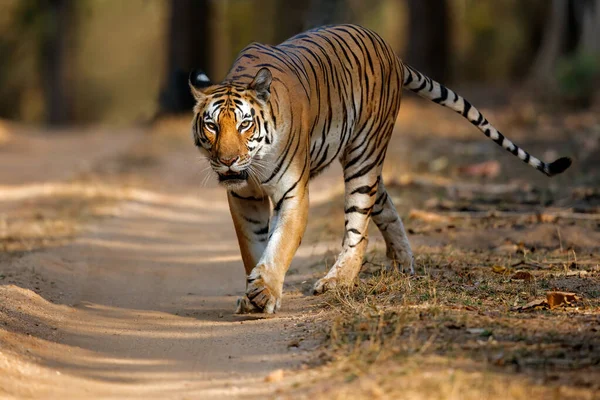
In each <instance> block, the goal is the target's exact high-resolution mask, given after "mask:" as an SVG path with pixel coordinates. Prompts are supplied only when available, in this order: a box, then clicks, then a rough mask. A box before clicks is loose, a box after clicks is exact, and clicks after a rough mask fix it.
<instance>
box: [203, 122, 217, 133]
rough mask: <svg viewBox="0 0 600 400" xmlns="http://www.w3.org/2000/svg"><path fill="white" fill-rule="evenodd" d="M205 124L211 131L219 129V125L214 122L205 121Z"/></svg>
mask: <svg viewBox="0 0 600 400" xmlns="http://www.w3.org/2000/svg"><path fill="white" fill-rule="evenodd" d="M204 125H205V126H206V128H207V129H208V130H209V131H213V132H216V131H217V125H215V124H214V123H212V122H205V123H204Z"/></svg>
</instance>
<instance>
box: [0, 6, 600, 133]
mask: <svg viewBox="0 0 600 400" xmlns="http://www.w3.org/2000/svg"><path fill="white" fill-rule="evenodd" d="M338 22H351V23H357V24H361V25H363V26H366V27H368V28H371V29H373V30H375V31H377V32H378V33H379V34H381V35H382V36H383V37H384V38H385V39H386V40H387V41H388V42H389V43H390V44H392V45H393V47H394V48H395V49H396V51H397V52H398V54H399V55H400V56H401V57H403V58H404V59H405V60H407V61H408V62H409V63H410V64H412V65H414V66H415V67H417V68H418V69H420V70H422V71H423V72H425V73H427V74H429V75H430V76H432V77H434V78H436V79H437V80H440V81H442V82H446V83H451V84H454V85H460V86H461V87H470V86H472V87H483V88H485V90H491V88H508V89H511V90H512V89H514V88H527V89H528V90H529V91H530V93H533V95H535V97H536V99H538V100H540V101H545V100H546V99H549V100H550V99H551V100H552V102H553V103H558V104H559V105H561V106H562V105H568V106H570V107H575V108H587V107H589V106H592V105H593V104H595V103H597V101H598V99H597V94H596V93H597V89H598V76H599V70H600V61H599V60H600V58H599V57H598V54H600V0H552V1H551V0H528V1H520V0H370V1H361V0H294V1H289V0H285V1H284V0H127V1H121V0H77V1H74V0H2V1H0V60H2V61H1V62H0V118H4V119H9V120H14V121H22V122H26V123H34V124H40V125H70V124H77V125H81V124H92V123H93V124H98V123H103V124H111V125H112V124H117V125H128V124H132V123H136V122H141V121H151V120H152V119H153V118H155V117H156V116H157V115H162V114H164V113H167V114H168V113H181V112H186V111H189V110H190V108H191V102H192V99H191V97H190V96H189V93H188V89H187V76H188V71H189V70H190V69H193V68H202V69H204V70H206V71H207V73H208V74H209V76H210V77H211V78H212V79H213V81H218V80H220V79H221V78H223V77H224V76H225V74H226V73H227V71H228V68H229V66H230V64H231V62H232V61H233V59H234V58H235V55H236V54H237V52H238V51H239V50H241V49H242V48H243V47H244V46H245V45H247V44H248V43H250V42H252V41H259V42H263V43H269V44H276V43H279V42H281V41H283V40H285V39H286V38H288V37H290V36H292V35H294V34H296V33H298V32H301V31H303V30H306V29H308V28H311V27H314V26H318V25H322V24H329V23H338Z"/></svg>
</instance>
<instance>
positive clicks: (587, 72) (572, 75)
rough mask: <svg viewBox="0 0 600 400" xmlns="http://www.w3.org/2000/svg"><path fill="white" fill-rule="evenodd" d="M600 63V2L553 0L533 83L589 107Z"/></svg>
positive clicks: (533, 74)
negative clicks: (586, 104)
mask: <svg viewBox="0 0 600 400" xmlns="http://www.w3.org/2000/svg"><path fill="white" fill-rule="evenodd" d="M599 60H600V0H553V1H552V6H551V15H550V19H549V21H548V23H547V25H546V29H545V33H544V37H543V41H542V46H541V48H540V50H539V52H538V54H537V57H536V60H535V63H534V65H533V67H532V72H531V78H532V81H533V82H534V83H537V84H538V85H540V86H544V87H553V88H556V89H558V91H559V92H560V93H561V94H562V95H564V96H565V97H567V98H571V99H573V100H576V101H582V102H584V103H587V102H589V101H590V100H591V96H592V95H593V92H594V90H595V85H594V80H595V79H596V78H597V76H598V72H599V71H598V69H599V68H600V64H599Z"/></svg>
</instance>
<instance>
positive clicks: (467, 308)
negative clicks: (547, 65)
mask: <svg viewBox="0 0 600 400" xmlns="http://www.w3.org/2000/svg"><path fill="white" fill-rule="evenodd" d="M408 106H409V107H405V112H407V113H409V114H411V115H410V116H409V115H408V114H405V115H407V117H406V119H404V117H403V116H402V115H401V117H400V120H399V125H400V126H399V130H400V131H402V135H403V138H402V141H400V140H398V141H396V142H394V141H393V142H392V144H391V146H390V147H391V148H392V149H393V150H392V154H394V157H393V158H392V159H390V158H389V157H388V161H387V162H386V171H385V172H386V178H387V180H386V182H388V184H387V187H388V189H389V191H390V193H391V194H392V197H393V199H394V202H395V204H396V206H397V208H398V210H399V212H400V214H401V215H402V216H403V220H404V221H405V226H406V228H407V230H408V232H409V235H410V239H411V242H412V243H413V247H414V248H413V250H414V252H415V254H416V256H417V259H416V260H417V271H416V274H415V275H414V276H409V275H404V274H401V273H397V272H386V270H385V269H384V268H382V265H383V264H384V263H385V260H383V259H382V257H383V255H384V254H385V251H384V249H383V248H380V247H381V242H379V244H380V245H379V248H377V246H376V248H375V249H373V250H372V251H371V252H370V253H369V254H368V255H367V257H366V260H367V262H366V263H365V265H364V266H363V271H362V273H361V276H360V279H359V280H358V281H357V282H356V286H355V287H353V288H351V290H348V289H345V290H337V291H334V292H332V293H329V294H327V295H326V296H327V297H326V302H327V304H328V316H327V318H324V319H323V321H321V322H322V323H324V324H325V325H326V327H325V328H324V335H325V337H326V339H325V341H324V345H323V346H324V347H323V352H322V353H321V354H320V356H319V357H318V358H317V359H316V360H315V367H314V368H315V369H314V370H312V372H311V373H309V374H307V376H306V379H305V380H303V381H300V382H299V383H297V384H296V387H295V388H294V389H293V390H291V391H290V392H289V393H288V392H284V393H286V395H288V396H289V398H315V397H318V398H332V399H364V398H390V399H399V398H402V399H507V398H510V399H527V400H530V399H549V398H556V399H594V398H600V395H599V394H598V393H600V334H599V333H600V318H599V317H598V315H599V314H600V246H599V245H598V243H600V231H599V229H598V228H600V225H599V221H598V215H600V209H599V208H598V207H599V205H600V203H599V201H598V199H600V196H599V194H598V190H597V189H596V188H597V182H598V178H599V177H598V175H597V174H596V173H595V172H590V171H594V168H593V166H594V165H596V164H597V160H595V159H594V158H593V157H590V156H589V153H587V152H586V150H585V149H586V146H579V145H576V146H573V143H580V142H584V141H586V140H588V141H589V146H591V147H593V148H598V146H599V145H600V141H599V138H600V136H598V134H597V133H598V127H599V126H600V125H599V121H598V119H597V117H594V116H592V115H591V114H580V115H577V116H576V117H574V116H568V115H567V116H561V115H558V114H557V115H544V114H543V113H541V112H536V113H535V118H534V119H533V120H529V119H528V120H527V121H525V122H524V121H522V118H519V115H520V114H519V113H518V112H515V110H512V109H509V110H504V111H502V110H500V111H498V110H496V112H495V113H488V114H490V115H491V116H489V115H488V117H489V118H491V119H493V120H498V121H501V122H499V123H498V125H499V126H501V127H502V128H503V129H504V130H505V131H506V132H509V133H510V136H511V137H516V138H517V139H518V138H519V137H521V138H522V139H524V140H519V142H521V143H523V144H524V145H525V147H526V148H527V149H529V150H530V151H532V152H533V153H534V154H540V155H543V156H544V157H545V158H553V157H554V156H556V154H551V153H552V152H549V151H548V150H547V149H548V148H555V149H563V150H561V151H560V152H561V153H562V151H565V150H564V149H570V150H569V151H570V152H571V154H574V155H575V157H576V158H578V160H577V162H576V164H575V166H574V167H573V170H572V171H570V173H569V176H570V178H567V177H565V176H562V177H558V179H554V180H552V181H548V180H546V179H545V178H544V177H541V176H538V175H539V173H536V171H530V170H529V169H527V168H526V167H523V168H519V167H520V166H515V165H514V164H515V160H514V159H512V158H511V157H510V156H508V157H503V155H501V154H498V155H496V154H495V153H494V156H490V153H488V150H493V149H487V147H490V146H492V147H493V144H491V145H490V144H489V143H481V142H480V141H481V138H480V137H479V134H478V133H477V132H472V129H471V128H470V127H468V126H465V124H464V121H461V120H460V119H459V118H457V117H456V116H454V115H447V114H444V113H443V111H440V110H439V109H438V108H435V109H432V110H430V109H429V108H428V107H426V109H422V108H421V107H416V109H415V105H414V104H412V103H408ZM413 111H414V113H415V114H416V113H417V111H418V115H419V116H420V118H419V119H415V118H414V117H412V114H413ZM517 111H518V110H517ZM538 111H539V110H538ZM430 113H435V115H433V114H432V115H431V116H430V117H427V114H430ZM401 114H402V113H401ZM423 114H424V115H425V117H423ZM492 114H493V115H492ZM563 117H564V118H563ZM425 119H430V120H431V121H437V124H436V125H435V126H434V125H433V124H425V123H423V121H424V120H425ZM532 131H537V132H540V133H541V132H544V135H545V136H544V138H545V141H538V142H535V141H532V140H531V137H532V135H531V132H532ZM565 135H567V137H568V138H569V141H570V142H569V141H566V140H565ZM539 137H541V136H539V135H538V138H539ZM528 138H529V140H527V139H528ZM586 138H587V139H586ZM407 142H408V143H410V144H409V145H406V143H407ZM407 149H410V150H407ZM415 149H419V151H415ZM544 151H545V152H546V153H547V154H545V153H544ZM490 158H491V159H492V160H494V159H497V160H498V161H494V162H495V163H496V164H497V165H496V166H495V167H497V169H498V170H499V171H500V173H499V174H498V175H495V176H492V177H487V176H468V174H465V172H464V171H465V170H466V169H465V168H464V166H467V167H468V166H470V165H477V163H482V162H488V161H490ZM407 165H411V166H412V169H408V170H407V168H406V166H407ZM583 169H585V170H586V171H588V172H585V173H583V172H582V170H583ZM341 204H343V199H342V198H341V197H339V198H335V199H333V200H332V201H330V202H329V203H327V204H324V205H323V206H321V207H320V208H319V209H318V210H317V211H316V212H315V213H313V214H314V215H311V218H313V221H316V223H317V224H319V226H320V228H321V230H322V232H323V235H324V237H325V238H326V239H335V238H336V236H339V235H341V230H340V229H337V228H336V227H338V226H342V224H343V222H342V221H343V214H342V213H341V212H338V211H336V210H337V209H338V208H340V205H341ZM374 231H376V228H375V227H374V226H371V230H370V232H371V234H372V237H373V236H375V237H376V236H377V235H376V234H374ZM328 261H329V260H328ZM329 264H330V262H329ZM517 278H521V279H517ZM523 278H524V279H523ZM553 290H560V291H566V292H574V293H576V294H577V295H578V296H580V297H581V298H582V300H581V301H579V302H577V303H575V304H572V305H571V306H566V305H565V306H561V307H557V308H553V309H551V310H548V309H531V310H528V311H516V308H517V307H519V306H524V305H526V304H527V303H529V302H531V301H533V300H537V299H545V298H546V293H547V292H549V291H553Z"/></svg>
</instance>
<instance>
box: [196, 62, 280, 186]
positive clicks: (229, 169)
mask: <svg viewBox="0 0 600 400" xmlns="http://www.w3.org/2000/svg"><path fill="white" fill-rule="evenodd" d="M272 79H273V78H272V75H271V72H270V71H269V70H268V69H267V68H262V69H260V70H259V71H258V72H257V73H256V75H255V77H254V79H253V80H252V82H250V83H249V84H243V85H241V84H239V83H236V82H225V83H222V84H218V85H212V86H207V82H208V78H207V77H206V75H205V74H203V73H198V74H196V73H192V75H191V76H190V88H191V90H192V94H193V95H194V97H195V98H196V106H195V107H194V119H193V125H192V137H193V139H194V144H195V145H196V147H198V148H199V149H200V150H201V151H202V152H203V153H204V154H206V155H207V156H208V159H209V161H210V165H211V167H212V169H213V170H214V171H215V172H216V173H217V176H218V178H219V182H220V183H222V184H223V185H224V186H226V187H227V188H229V189H233V188H235V187H239V186H243V185H245V184H247V182H248V180H249V179H252V180H256V181H257V183H258V179H259V177H260V176H261V168H262V167H261V163H260V160H261V159H262V158H263V156H264V155H265V154H266V151H267V150H268V147H269V146H270V145H271V139H270V138H271V137H272V132H271V131H270V129H272V126H273V124H272V123H271V115H270V107H269V106H268V100H269V97H270V95H271V91H270V90H271V81H272Z"/></svg>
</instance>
